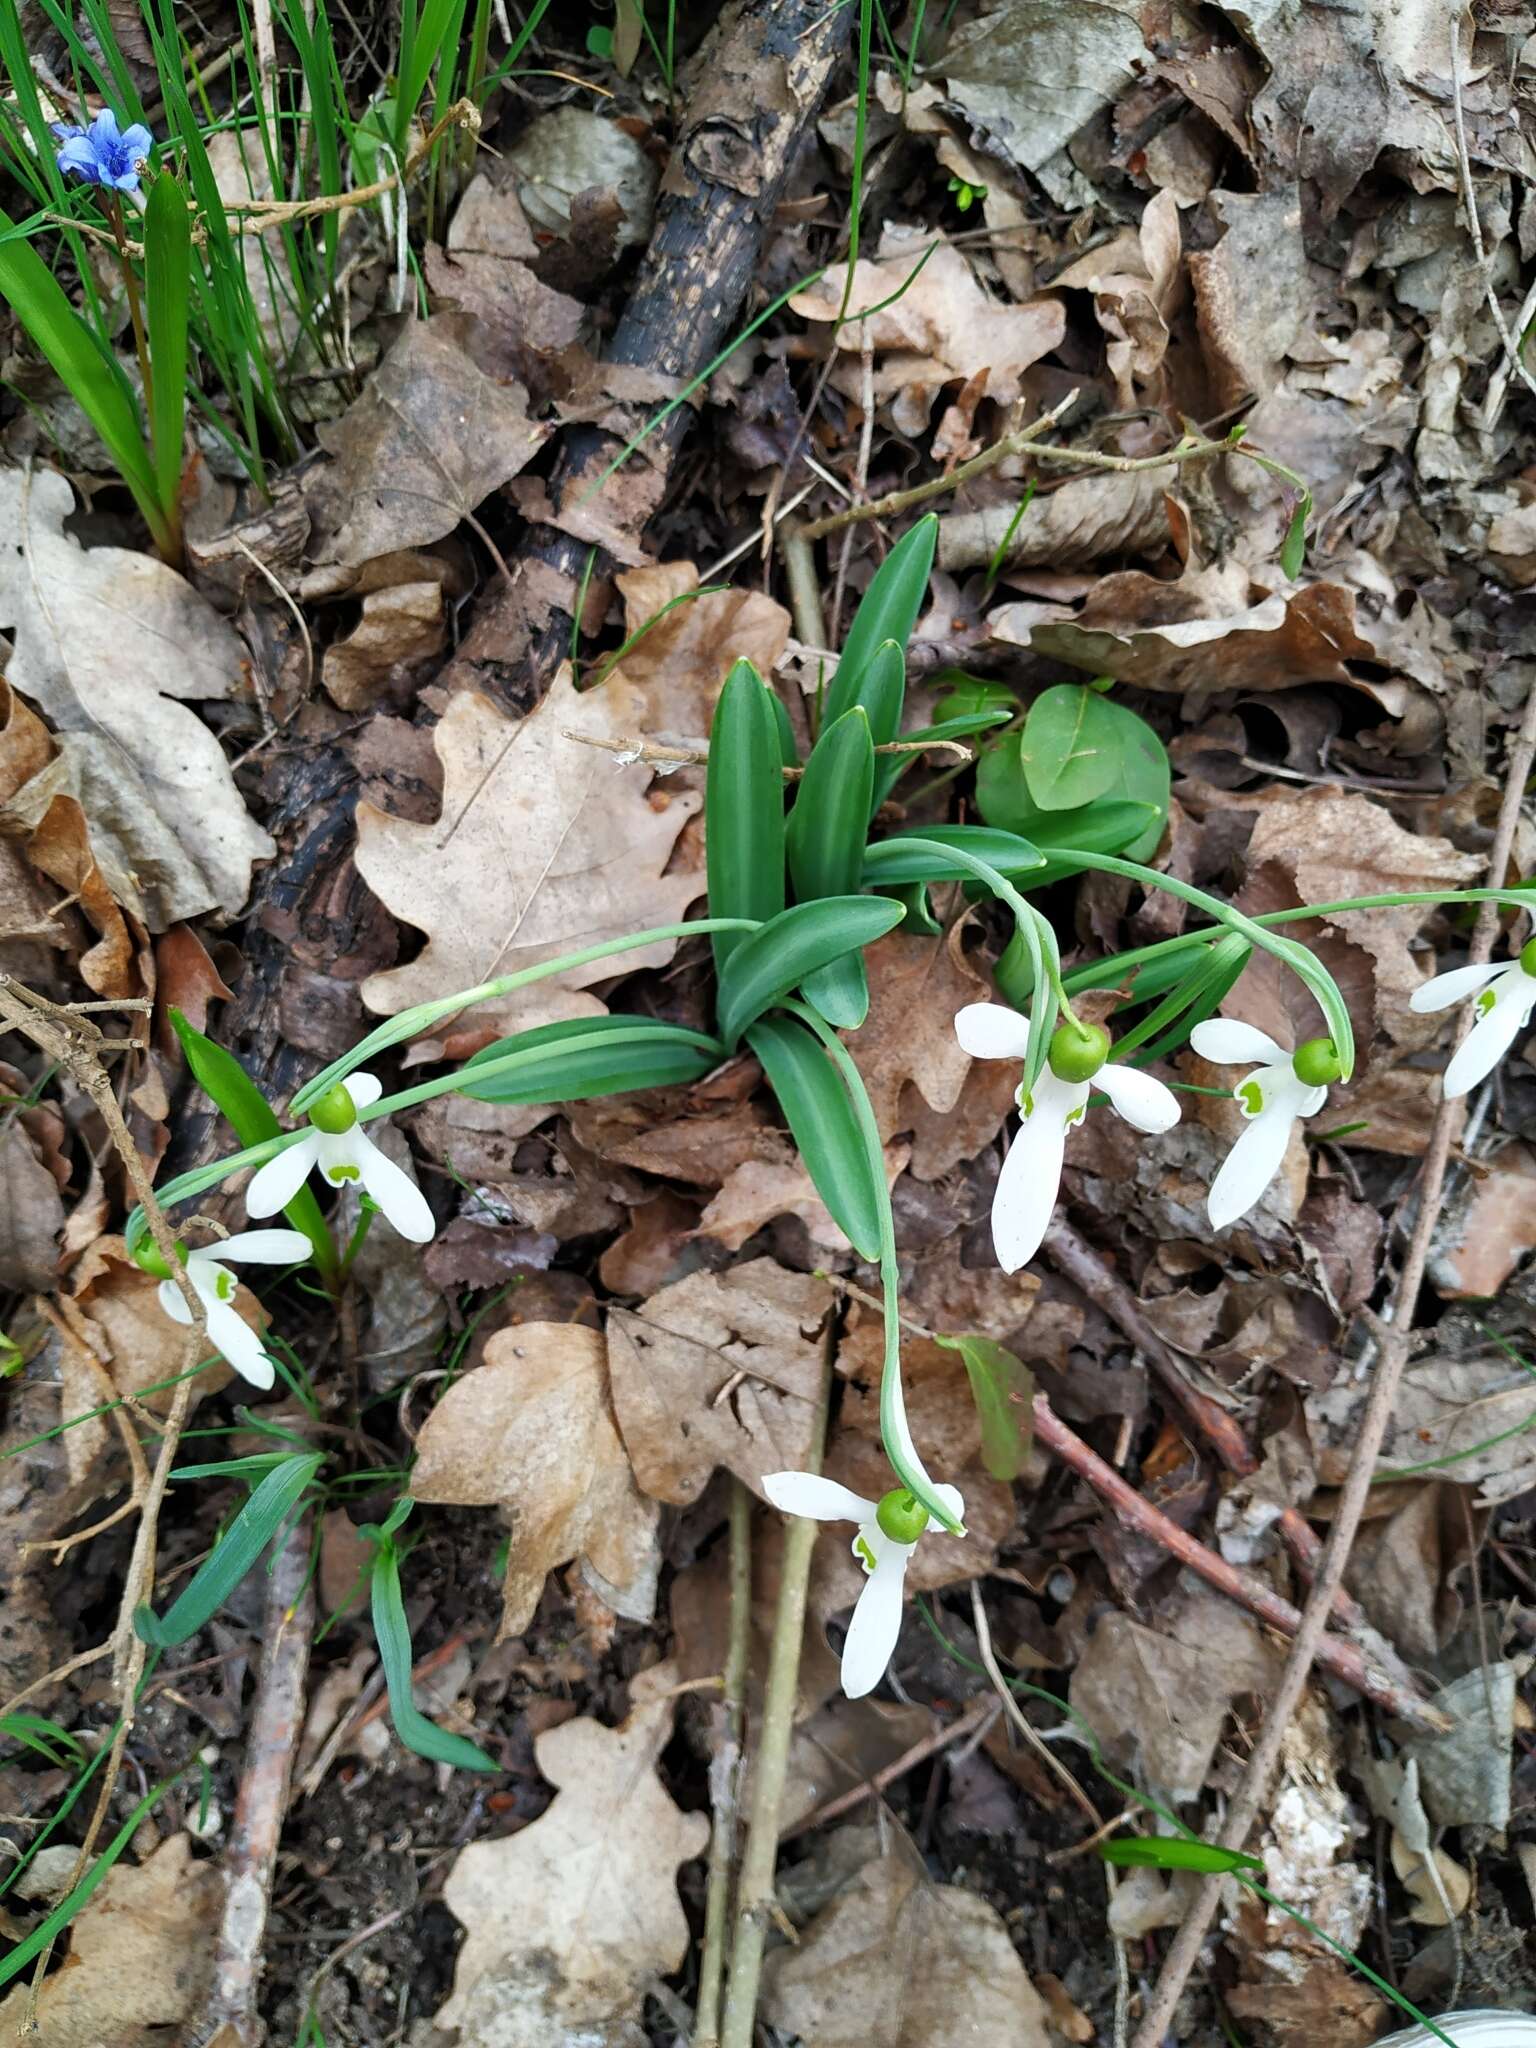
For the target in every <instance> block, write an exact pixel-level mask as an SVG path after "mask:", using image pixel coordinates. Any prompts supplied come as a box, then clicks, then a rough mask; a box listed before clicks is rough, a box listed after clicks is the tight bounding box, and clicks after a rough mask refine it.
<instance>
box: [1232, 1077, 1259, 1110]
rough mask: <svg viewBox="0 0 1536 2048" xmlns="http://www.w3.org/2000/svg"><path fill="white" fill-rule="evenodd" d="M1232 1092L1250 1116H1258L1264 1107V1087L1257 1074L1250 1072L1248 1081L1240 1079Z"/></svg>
mask: <svg viewBox="0 0 1536 2048" xmlns="http://www.w3.org/2000/svg"><path fill="white" fill-rule="evenodd" d="M1232 1093H1233V1094H1234V1095H1235V1096H1236V1097H1237V1099H1238V1101H1239V1102H1240V1103H1241V1104H1242V1106H1243V1108H1244V1110H1245V1111H1246V1112H1247V1114H1248V1115H1249V1116H1257V1115H1258V1113H1259V1111H1260V1110H1261V1109H1262V1108H1263V1107H1264V1087H1263V1083H1262V1082H1261V1081H1260V1080H1259V1078H1258V1076H1257V1075H1256V1074H1250V1075H1249V1077H1248V1079H1247V1080H1246V1081H1239V1082H1238V1084H1237V1086H1236V1087H1235V1088H1234V1089H1233V1090H1232Z"/></svg>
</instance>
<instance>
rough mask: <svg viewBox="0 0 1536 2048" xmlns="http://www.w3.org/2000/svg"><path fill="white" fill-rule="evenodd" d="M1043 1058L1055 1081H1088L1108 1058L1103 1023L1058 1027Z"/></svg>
mask: <svg viewBox="0 0 1536 2048" xmlns="http://www.w3.org/2000/svg"><path fill="white" fill-rule="evenodd" d="M1046 1058H1047V1061H1048V1064H1049V1066H1050V1069H1051V1072H1052V1073H1053V1074H1054V1075H1055V1076H1056V1078H1057V1080H1058V1081H1091V1080H1092V1079H1093V1077H1094V1075H1095V1074H1096V1073H1097V1072H1098V1071H1099V1069H1100V1067H1102V1066H1103V1064H1104V1062H1105V1061H1106V1060H1107V1059H1108V1058H1109V1033H1108V1032H1107V1031H1106V1030H1105V1029H1104V1027H1103V1025H1102V1024H1062V1025H1059V1026H1058V1027H1057V1029H1056V1030H1055V1031H1053V1032H1052V1034H1051V1049H1050V1051H1049V1053H1048V1054H1047V1055H1046Z"/></svg>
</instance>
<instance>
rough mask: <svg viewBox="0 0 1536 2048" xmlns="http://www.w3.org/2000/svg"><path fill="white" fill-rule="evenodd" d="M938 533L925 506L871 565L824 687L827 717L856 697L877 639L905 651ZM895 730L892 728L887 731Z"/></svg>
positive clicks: (837, 715)
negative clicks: (832, 672) (828, 684)
mask: <svg viewBox="0 0 1536 2048" xmlns="http://www.w3.org/2000/svg"><path fill="white" fill-rule="evenodd" d="M938 539H939V522H938V520H937V518H936V517H935V516H934V514H933V513H931V512H930V513H928V514H927V515H926V516H925V517H924V518H922V519H919V521H918V522H917V524H916V526H914V527H913V528H912V530H911V532H910V533H906V534H903V535H902V537H901V539H900V540H899V541H897V543H896V545H895V547H893V548H892V549H891V552H890V553H889V554H888V555H887V556H886V558H885V560H884V561H883V562H882V563H881V564H880V567H879V568H878V569H877V570H876V571H875V575H874V579H873V581H872V582H871V584H870V586H869V588H868V590H866V591H865V593H864V596H863V598H862V599H861V600H860V603H859V608H858V610H857V611H856V612H855V613H854V615H853V623H852V625H851V626H850V627H849V628H848V637H847V639H846V640H845V641H844V642H843V652H842V658H841V659H840V660H839V662H838V664H837V673H836V674H835V675H834V676H833V678H832V687H831V689H830V690H828V692H827V711H826V715H827V720H828V722H829V723H830V722H831V721H832V720H833V719H836V718H841V717H842V715H843V713H844V712H845V711H848V710H851V709H852V707H853V706H854V705H855V704H857V703H858V702H860V693H861V690H862V687H863V683H864V672H865V670H866V669H867V668H868V666H869V664H870V662H871V661H872V660H873V658H874V654H875V650H876V648H878V647H879V646H880V644H881V642H882V641H884V640H894V641H895V642H896V645H897V647H898V648H900V649H901V650H902V651H903V653H905V650H906V645H907V642H908V641H909V640H910V639H911V637H912V628H913V627H914V626H915V625H916V624H917V615H918V613H919V612H920V611H921V610H922V608H923V599H924V597H925V596H926V595H927V591H928V577H929V573H930V571H931V570H932V568H933V551H934V549H935V547H936V546H937V545H938ZM898 722H899V720H898ZM871 723H873V720H872V721H871ZM894 736H895V735H894V733H893V734H892V735H891V737H893V738H894Z"/></svg>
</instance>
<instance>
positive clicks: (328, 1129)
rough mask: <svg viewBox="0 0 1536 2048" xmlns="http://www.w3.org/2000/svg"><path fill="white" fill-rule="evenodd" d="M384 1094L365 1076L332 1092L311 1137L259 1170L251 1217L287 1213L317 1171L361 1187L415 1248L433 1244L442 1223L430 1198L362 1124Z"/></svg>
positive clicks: (316, 1113)
mask: <svg viewBox="0 0 1536 2048" xmlns="http://www.w3.org/2000/svg"><path fill="white" fill-rule="evenodd" d="M383 1093H384V1084H383V1082H382V1081H380V1080H379V1079H378V1078H377V1077H376V1076H375V1075H373V1074H364V1073H356V1074H348V1076H347V1078H346V1079H345V1080H344V1081H338V1082H337V1083H336V1086H335V1087H334V1088H331V1089H329V1090H327V1092H326V1093H325V1094H324V1095H322V1096H321V1098H320V1100H319V1101H318V1102H317V1103H315V1104H314V1106H313V1107H312V1108H311V1110H310V1112H309V1121H310V1123H311V1125H312V1126H313V1128H312V1129H311V1130H310V1132H309V1134H308V1135H307V1136H306V1137H304V1138H301V1139H300V1140H299V1142H298V1144H297V1145H290V1146H289V1147H288V1149H287V1151H286V1152H279V1153H278V1154H277V1155H276V1156H275V1157H274V1158H272V1159H269V1160H268V1161H267V1163H266V1165H265V1166H261V1167H258V1168H257V1169H256V1172H255V1174H254V1176H253V1177H252V1180H251V1184H250V1186H249V1187H248V1188H247V1189H246V1191H245V1206H246V1208H247V1209H248V1210H249V1211H250V1213H251V1215H253V1216H275V1215H276V1214H277V1212H278V1210H279V1209H285V1208H286V1207H287V1206H288V1204H289V1203H290V1202H291V1201H292V1200H293V1198H294V1196H295V1195H296V1194H297V1193H298V1192H299V1189H300V1188H301V1187H302V1186H303V1185H304V1181H305V1178H306V1176H307V1175H308V1173H309V1170H310V1168H311V1167H312V1166H313V1167H317V1168H318V1169H319V1173H320V1178H321V1179H322V1180H323V1181H324V1182H325V1184H326V1186H327V1187H332V1188H339V1187H344V1186H345V1185H346V1183H347V1182H348V1181H357V1182H359V1183H361V1186H362V1188H363V1191H364V1193H365V1194H368V1195H371V1196H372V1198H373V1200H374V1201H375V1202H377V1203H378V1205H379V1208H380V1209H381V1210H382V1211H383V1213H384V1215H385V1217H386V1218H387V1220H388V1221H389V1222H391V1223H393V1225H394V1226H395V1228H396V1230H398V1231H399V1233H400V1235H401V1236H402V1237H408V1238H409V1239H410V1240H411V1242H412V1244H430V1243H431V1241H432V1237H433V1234H434V1233H435V1231H436V1229H437V1224H436V1221H435V1220H434V1218H433V1215H432V1211H431V1209H430V1208H429V1207H428V1206H427V1198H426V1196H425V1195H424V1194H423V1193H422V1192H421V1190H420V1188H419V1187H417V1185H416V1183H415V1182H414V1181H413V1180H412V1179H411V1177H410V1175H409V1174H408V1173H405V1172H404V1171H402V1169H401V1168H400V1167H398V1166H396V1164H395V1162H394V1161H393V1160H392V1159H387V1158H386V1157H385V1155H384V1154H383V1153H382V1152H381V1151H380V1150H379V1148H378V1146H377V1145H375V1144H374V1142H373V1140H372V1138H370V1137H369V1136H368V1134H367V1132H366V1131H365V1130H364V1129H363V1127H362V1125H361V1124H359V1122H358V1120H357V1112H358V1111H359V1110H360V1109H366V1108H367V1107H368V1105H369V1104H370V1103H373V1102H377V1101H378V1099H379V1097H380V1096H381V1095H382V1094H383Z"/></svg>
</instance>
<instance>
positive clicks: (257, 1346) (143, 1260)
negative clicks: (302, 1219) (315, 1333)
mask: <svg viewBox="0 0 1536 2048" xmlns="http://www.w3.org/2000/svg"><path fill="white" fill-rule="evenodd" d="M177 1249H178V1250H180V1251H181V1255H182V1263H183V1264H184V1265H185V1266H186V1269H187V1278H188V1279H189V1280H190V1281H191V1282H192V1287H193V1290H194V1292H195V1293H196V1295H197V1298H198V1300H199V1301H200V1302H201V1303H202V1305H203V1314H204V1316H205V1317H206V1318H207V1321H208V1341H209V1342H210V1343H211V1344H212V1345H213V1346H214V1348H215V1349H216V1350H217V1351H218V1352H219V1354H220V1355H221V1356H222V1357H223V1358H225V1359H227V1360H228V1361H229V1363H230V1364H231V1365H232V1366H233V1367H234V1368H235V1371H236V1372H237V1373H239V1375H240V1376H241V1378H242V1379H247V1380H249V1381H250V1382H251V1384H252V1386H256V1387H270V1386H271V1384H272V1382H273V1380H274V1378H275V1377H276V1367H275V1366H274V1365H273V1363H272V1361H271V1359H270V1358H268V1356H267V1354H266V1352H265V1351H264V1350H263V1349H262V1346H261V1338H260V1337H259V1336H258V1335H257V1333H256V1332H255V1331H254V1330H253V1329H252V1328H251V1326H250V1324H249V1323H248V1322H247V1321H246V1320H245V1318H244V1317H243V1316H242V1315H241V1314H240V1312H239V1311H238V1309H236V1307H235V1294H236V1291H237V1289H238V1288H239V1285H240V1282H239V1281H238V1280H237V1279H236V1278H235V1276H234V1274H233V1273H231V1272H230V1270H229V1268H230V1265H231V1264H233V1265H237V1266H239V1265H247V1266H291V1265H293V1264H295V1263H296V1261H298V1260H299V1259H307V1258H308V1257H309V1255H310V1251H311V1249H312V1247H311V1245H310V1242H309V1239H308V1238H307V1237H306V1236H305V1235H304V1233H303V1231H302V1230H246V1231H242V1232H240V1233H239V1234H238V1235H237V1236H235V1237H226V1238H224V1239H222V1240H221V1241H220V1242H219V1243H218V1244H209V1245H202V1246H200V1247H199V1248H198V1249H197V1250H196V1251H187V1250H186V1249H185V1248H184V1247H180V1246H178V1248H177ZM134 1258H135V1259H136V1260H137V1262H138V1264H139V1265H141V1266H142V1267H143V1269H144V1271H145V1272H146V1273H158V1274H159V1276H160V1294H159V1301H160V1306H161V1308H163V1309H164V1311H165V1313H166V1314H167V1315H168V1316H169V1317H170V1319H171V1321H172V1322H173V1323H182V1324H187V1323H190V1322H191V1320H192V1311H191V1309H190V1308H188V1306H187V1304H186V1301H185V1299H184V1298H183V1296H182V1292H181V1289H180V1288H179V1287H178V1286H177V1285H176V1283H175V1281H174V1280H173V1279H172V1278H171V1277H170V1271H169V1268H168V1267H167V1266H166V1263H165V1260H164V1259H163V1258H162V1257H161V1255H160V1253H159V1251H158V1250H157V1249H156V1248H155V1246H154V1245H152V1244H150V1243H148V1242H146V1243H144V1244H141V1245H140V1246H139V1248H138V1250H137V1251H136V1252H135V1253H134Z"/></svg>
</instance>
